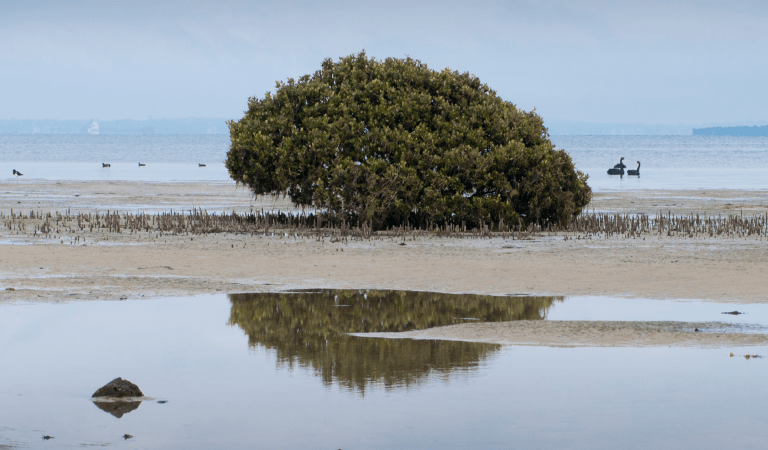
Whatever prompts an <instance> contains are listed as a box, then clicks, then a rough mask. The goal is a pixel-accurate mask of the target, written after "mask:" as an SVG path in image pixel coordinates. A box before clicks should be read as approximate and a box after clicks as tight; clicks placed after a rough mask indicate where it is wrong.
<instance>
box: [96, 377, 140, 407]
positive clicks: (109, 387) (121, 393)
mask: <svg viewBox="0 0 768 450" xmlns="http://www.w3.org/2000/svg"><path fill="white" fill-rule="evenodd" d="M97 397H114V398H123V397H144V393H142V392H141V389H139V387H138V386H136V385H135V384H133V383H131V382H130V381H128V380H123V379H122V378H119V377H118V378H115V379H114V380H112V381H110V382H109V383H107V384H105V385H104V386H102V387H101V388H99V390H98V391H96V392H94V393H93V396H91V398H97ZM134 409H135V408H134Z"/></svg>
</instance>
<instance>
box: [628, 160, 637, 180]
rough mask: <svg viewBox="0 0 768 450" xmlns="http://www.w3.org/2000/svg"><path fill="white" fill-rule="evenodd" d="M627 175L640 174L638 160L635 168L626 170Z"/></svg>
mask: <svg viewBox="0 0 768 450" xmlns="http://www.w3.org/2000/svg"><path fill="white" fill-rule="evenodd" d="M627 175H637V176H638V177H639V176H640V161H638V162H637V170H634V169H629V170H627Z"/></svg>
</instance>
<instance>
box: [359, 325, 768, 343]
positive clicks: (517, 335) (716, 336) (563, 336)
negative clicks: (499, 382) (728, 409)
mask: <svg viewBox="0 0 768 450" xmlns="http://www.w3.org/2000/svg"><path fill="white" fill-rule="evenodd" d="M722 325H723V324H718V323H716V322H629V321H627V322H623V321H583V320H579V321H556V320H539V321H534V320H520V321H514V322H495V323H468V324H460V325H450V326H445V327H438V328H430V329H428V330H419V331H406V332H401V333H360V334H356V336H364V337H371V338H389V339H441V340H452V341H468V342H484V343H488V344H507V345H534V346H542V345H543V346H548V347H697V348H722V347H729V346H733V347H745V346H765V345H768V335H765V334H745V333H728V332H722V331H724V330H723V329H722V328H723V327H722ZM724 328H725V330H727V328H728V327H724ZM696 329H699V330H700V331H699V332H696V331H695V330H696Z"/></svg>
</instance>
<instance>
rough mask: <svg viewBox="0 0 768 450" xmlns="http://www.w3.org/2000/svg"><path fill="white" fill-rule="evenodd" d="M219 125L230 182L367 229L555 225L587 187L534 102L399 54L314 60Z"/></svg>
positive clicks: (582, 199)
mask: <svg viewBox="0 0 768 450" xmlns="http://www.w3.org/2000/svg"><path fill="white" fill-rule="evenodd" d="M229 127H230V135H231V139H232V143H231V147H230V150H229V152H228V155H227V161H226V166H227V169H228V170H229V173H230V175H231V176H232V178H233V179H234V180H235V181H237V182H239V183H244V184H245V185H247V186H248V187H250V188H251V189H252V190H253V191H254V193H255V194H257V195H264V194H272V195H287V196H289V197H290V199H291V200H292V201H293V203H294V204H296V205H297V206H308V207H317V208H321V209H324V210H327V211H329V212H331V213H334V214H336V215H340V216H341V217H342V218H346V219H352V220H355V219H356V220H360V221H369V222H370V223H371V224H372V225H373V226H374V227H376V228H381V227H386V226H390V225H401V224H404V223H410V224H411V225H420V226H429V225H431V224H432V223H439V224H444V223H452V224H457V225H460V224H462V223H464V224H466V225H467V226H468V227H473V226H477V225H479V224H481V223H483V224H490V223H493V224H498V223H499V221H500V220H503V221H504V223H505V224H507V225H517V224H519V223H520V222H523V223H531V222H538V223H542V224H545V223H566V222H567V221H568V220H570V219H571V218H572V217H573V216H574V215H576V214H578V213H579V212H581V208H582V207H584V206H585V205H586V204H587V203H588V202H589V200H590V198H591V195H592V194H591V189H590V188H589V186H588V185H587V184H586V180H587V176H586V175H584V174H583V173H581V172H579V171H576V170H575V167H574V165H573V161H572V160H571V158H570V156H568V154H567V153H565V151H563V150H556V149H555V148H554V146H553V145H552V143H551V142H550V141H549V139H548V135H547V129H546V128H545V127H544V125H543V121H542V119H541V117H539V116H538V115H537V114H536V113H535V112H525V111H522V110H520V109H519V108H517V107H516V106H515V105H513V104H512V103H509V102H506V101H504V100H502V99H501V98H499V97H497V95H496V93H495V92H494V91H493V90H491V89H490V88H489V87H488V86H487V85H485V84H482V83H481V82H480V80H479V79H478V78H477V77H475V76H472V75H469V74H467V73H458V72H455V71H450V70H448V69H445V70H443V71H441V72H436V71H434V70H431V69H429V68H428V67H427V65H426V64H423V63H421V62H420V61H417V60H413V59H410V58H406V59H397V58H387V59H386V60H384V61H380V60H376V59H374V58H368V57H367V56H366V55H365V53H360V54H358V55H351V56H348V57H346V58H341V59H340V60H339V61H338V62H333V61H332V60H331V59H326V60H325V61H324V62H323V65H322V69H321V70H319V71H317V72H315V73H314V75H304V76H303V77H301V78H299V79H298V80H294V79H292V78H289V79H288V81H287V82H285V83H283V82H278V83H277V86H276V90H275V92H274V94H270V93H267V94H266V96H265V97H264V98H251V99H249V103H248V111H247V112H246V114H245V117H243V118H242V119H241V120H239V121H231V122H229Z"/></svg>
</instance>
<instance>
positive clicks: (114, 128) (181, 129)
mask: <svg viewBox="0 0 768 450" xmlns="http://www.w3.org/2000/svg"><path fill="white" fill-rule="evenodd" d="M226 122H227V119H223V118H190V119H149V120H0V134H229V128H228V127H227V123H226Z"/></svg>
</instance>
